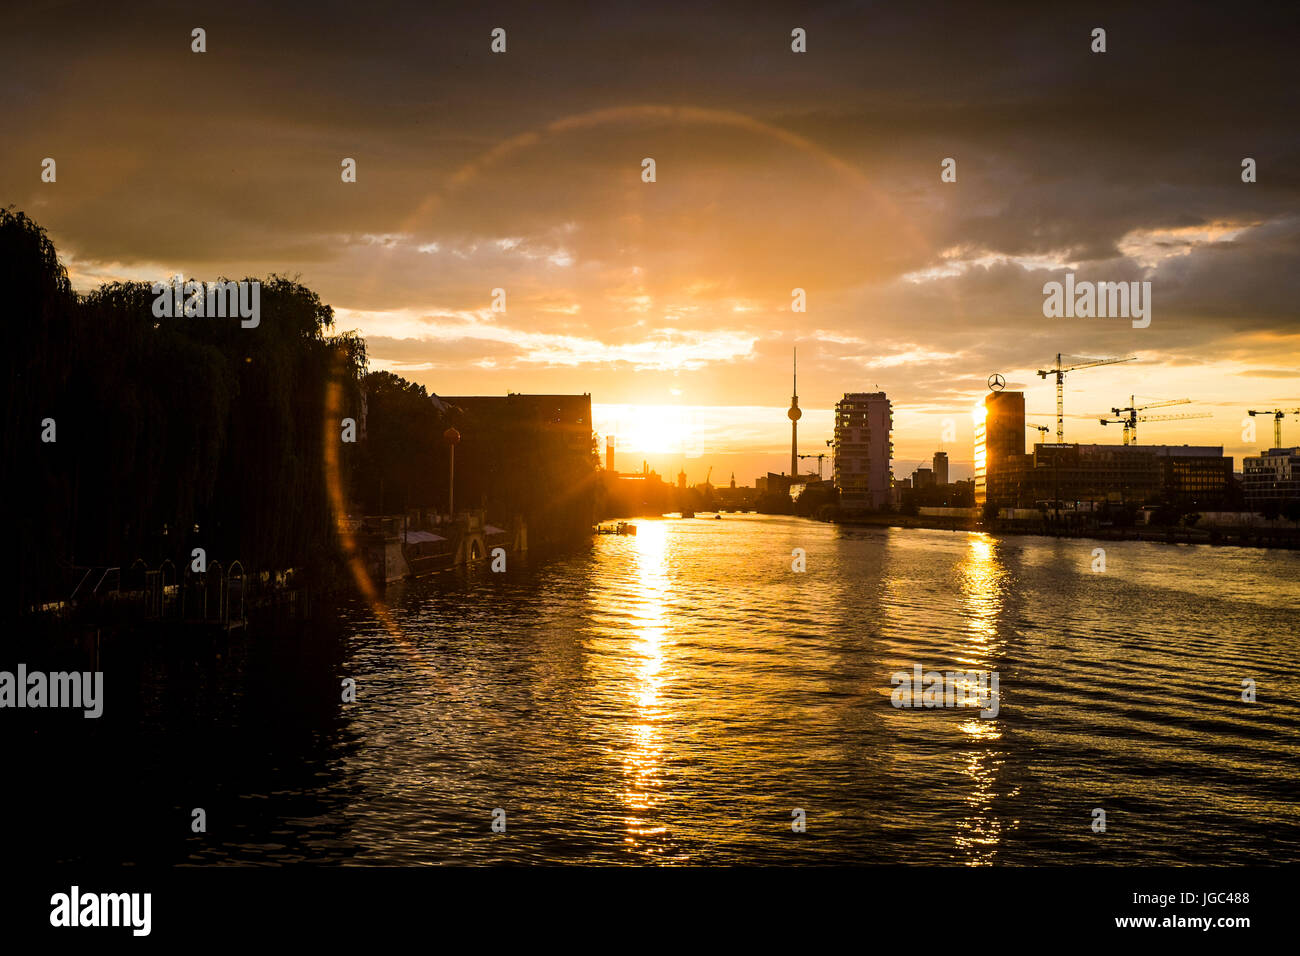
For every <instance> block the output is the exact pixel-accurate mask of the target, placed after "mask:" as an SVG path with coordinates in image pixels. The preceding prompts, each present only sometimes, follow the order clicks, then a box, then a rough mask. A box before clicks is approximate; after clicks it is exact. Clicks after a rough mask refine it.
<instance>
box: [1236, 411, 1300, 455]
mask: <svg viewBox="0 0 1300 956" xmlns="http://www.w3.org/2000/svg"><path fill="white" fill-rule="evenodd" d="M1246 414H1247V415H1249V416H1250V417H1251V418H1254V417H1255V416H1256V415H1272V416H1273V447H1274V448H1281V447H1282V419H1283V418H1284V417H1285V416H1287V415H1300V408H1269V409H1266V410H1262V411H1260V410H1256V409H1253V408H1252V409H1251V410H1250V411H1248V412H1247V413H1246Z"/></svg>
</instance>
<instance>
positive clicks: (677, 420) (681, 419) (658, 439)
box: [608, 405, 695, 455]
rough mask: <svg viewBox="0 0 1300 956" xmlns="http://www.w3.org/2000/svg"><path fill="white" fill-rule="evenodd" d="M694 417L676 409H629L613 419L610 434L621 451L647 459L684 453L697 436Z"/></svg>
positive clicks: (623, 410) (644, 407)
mask: <svg viewBox="0 0 1300 956" xmlns="http://www.w3.org/2000/svg"><path fill="white" fill-rule="evenodd" d="M690 419H691V416H690V413H689V412H688V411H687V410H686V409H683V408H679V407H676V406H673V405H625V406H623V407H621V408H619V409H618V411H617V412H616V413H615V414H614V415H613V416H611V419H610V421H609V423H608V431H609V433H610V434H612V435H614V436H615V437H616V440H617V443H618V447H619V449H620V450H625V451H629V452H637V453H639V454H643V455H665V454H671V453H673V452H684V451H685V450H686V449H687V447H688V446H689V445H690V444H691V441H692V438H693V436H694V434H695V428H694V423H693V422H692V421H691V420H690Z"/></svg>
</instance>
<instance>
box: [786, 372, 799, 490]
mask: <svg viewBox="0 0 1300 956" xmlns="http://www.w3.org/2000/svg"><path fill="white" fill-rule="evenodd" d="M793 387H794V394H793V395H791V396H790V410H789V411H788V412H786V416H787V417H789V419H790V480H791V481H793V480H794V479H796V478H798V477H799V419H800V418H802V417H803V412H802V411H801V410H800V408H799V349H798V347H797V346H796V347H795V350H794V381H793Z"/></svg>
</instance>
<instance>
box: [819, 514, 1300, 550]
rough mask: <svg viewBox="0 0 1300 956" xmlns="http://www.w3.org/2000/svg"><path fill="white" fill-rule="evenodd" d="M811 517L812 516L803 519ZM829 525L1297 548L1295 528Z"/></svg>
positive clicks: (870, 518) (925, 522)
mask: <svg viewBox="0 0 1300 956" xmlns="http://www.w3.org/2000/svg"><path fill="white" fill-rule="evenodd" d="M807 517H812V516H807ZM814 520H818V521H828V522H829V523H831V524H842V525H849V526H867V527H880V528H926V529H929V530H932V531H954V532H955V531H982V532H985V533H988V534H1014V535H1033V536H1035V537H1044V538H1086V539H1092V540H1096V541H1156V542H1163V543H1166V544H1210V545H1232V546H1234V547H1253V548H1280V549H1284V550H1296V549H1300V529H1297V528H1232V529H1230V528H1186V527H1169V528H1164V527H1152V526H1149V525H1148V526H1139V527H1132V528H1086V527H1085V528H1077V527H1069V526H1061V525H1057V526H1053V525H1052V524H1051V523H1050V522H1030V521H1006V520H992V521H987V520H980V519H976V518H960V517H946V516H945V517H935V516H929V515H903V514H889V513H880V514H862V515H854V516H852V517H844V516H838V517H829V518H815V519H814Z"/></svg>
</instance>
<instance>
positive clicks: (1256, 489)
mask: <svg viewBox="0 0 1300 956" xmlns="http://www.w3.org/2000/svg"><path fill="white" fill-rule="evenodd" d="M1241 488H1242V492H1243V493H1244V495H1245V498H1246V507H1248V508H1250V509H1251V510H1259V509H1260V508H1262V507H1264V506H1265V505H1267V504H1276V505H1277V506H1279V507H1281V506H1282V505H1284V504H1286V503H1287V502H1288V501H1300V447H1297V448H1270V449H1268V451H1262V452H1260V453H1259V454H1258V455H1248V456H1246V457H1245V458H1243V459H1242V460H1241Z"/></svg>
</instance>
